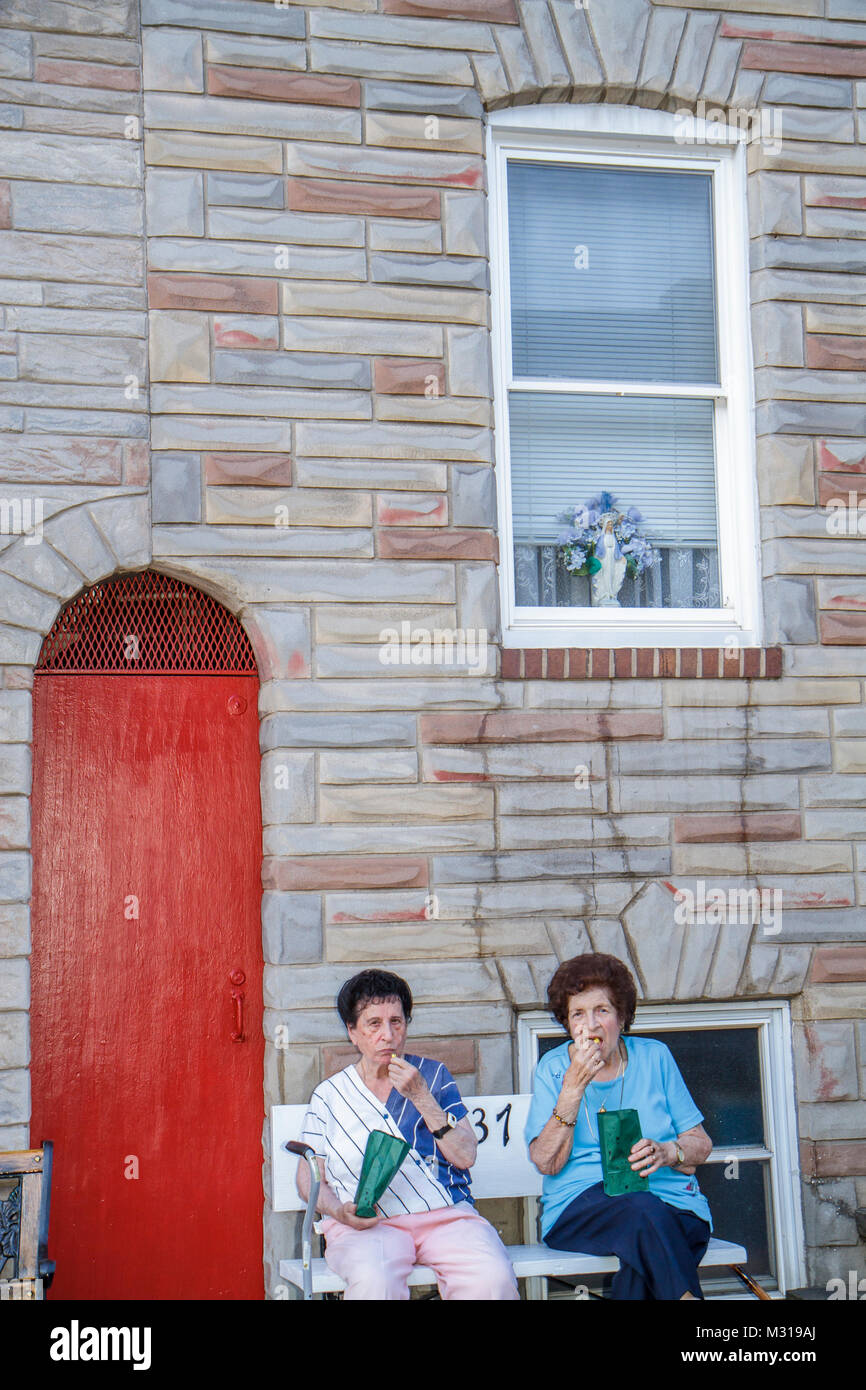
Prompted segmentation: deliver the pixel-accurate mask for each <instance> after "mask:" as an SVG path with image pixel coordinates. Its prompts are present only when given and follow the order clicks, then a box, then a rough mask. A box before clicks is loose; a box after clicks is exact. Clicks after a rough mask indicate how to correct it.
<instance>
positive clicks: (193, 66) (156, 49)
mask: <svg viewBox="0 0 866 1390" xmlns="http://www.w3.org/2000/svg"><path fill="white" fill-rule="evenodd" d="M142 67H143V78H144V88H145V90H146V91H151V92H152V91H157V92H203V91H204V61H203V58H202V43H201V34H196V33H192V34H184V33H172V32H170V31H168V32H167V31H165V30H161V29H145V30H144V31H143V33H142Z"/></svg>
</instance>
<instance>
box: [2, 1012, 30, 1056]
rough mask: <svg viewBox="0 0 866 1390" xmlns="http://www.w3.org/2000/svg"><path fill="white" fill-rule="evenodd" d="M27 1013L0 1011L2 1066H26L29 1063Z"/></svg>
mask: <svg viewBox="0 0 866 1390" xmlns="http://www.w3.org/2000/svg"><path fill="white" fill-rule="evenodd" d="M27 1022H28V1020H27V1014H26V1013H24V1012H23V1011H22V1012H21V1013H0V1058H2V1060H3V1067H4V1069H5V1068H7V1067H8V1068H10V1069H11V1068H12V1067H26V1066H28V1065H29V1063H30V1038H29V1033H28V1028H27Z"/></svg>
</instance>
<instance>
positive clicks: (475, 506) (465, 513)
mask: <svg viewBox="0 0 866 1390" xmlns="http://www.w3.org/2000/svg"><path fill="white" fill-rule="evenodd" d="M451 512H452V520H453V523H454V525H455V526H487V527H491V528H495V526H496V484H495V479H494V476H493V469H492V468H474V467H472V466H471V465H470V464H465V463H460V464H455V465H454V466H453V467H452V469H451Z"/></svg>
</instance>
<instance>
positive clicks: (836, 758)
mask: <svg viewBox="0 0 866 1390" xmlns="http://www.w3.org/2000/svg"><path fill="white" fill-rule="evenodd" d="M833 771H834V772H866V739H862V738H838V739H836V741H835V743H834V744H833Z"/></svg>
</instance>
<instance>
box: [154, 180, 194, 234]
mask: <svg viewBox="0 0 866 1390" xmlns="http://www.w3.org/2000/svg"><path fill="white" fill-rule="evenodd" d="M146 188H147V231H148V235H149V236H204V192H203V175H202V174H200V173H197V172H193V171H192V170H186V169H148V171H147V181H146Z"/></svg>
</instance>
